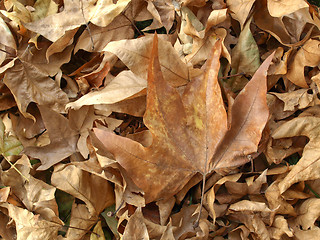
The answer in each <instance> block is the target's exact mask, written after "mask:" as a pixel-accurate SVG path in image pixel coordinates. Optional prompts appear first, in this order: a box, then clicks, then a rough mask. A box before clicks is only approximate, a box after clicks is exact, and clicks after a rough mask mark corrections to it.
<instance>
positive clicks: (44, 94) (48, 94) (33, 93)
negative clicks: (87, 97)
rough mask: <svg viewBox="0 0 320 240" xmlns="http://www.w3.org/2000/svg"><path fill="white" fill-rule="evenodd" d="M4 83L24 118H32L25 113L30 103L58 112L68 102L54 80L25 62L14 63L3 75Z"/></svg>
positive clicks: (17, 61)
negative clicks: (48, 107)
mask: <svg viewBox="0 0 320 240" xmlns="http://www.w3.org/2000/svg"><path fill="white" fill-rule="evenodd" d="M4 83H5V84H6V85H7V86H8V88H9V89H10V90H11V91H12V93H13V95H14V97H15V99H16V102H17V105H18V107H19V109H20V111H21V113H22V114H24V116H25V117H29V118H30V117H32V116H31V115H30V114H28V113H27V112H26V110H27V107H28V105H29V103H30V102H35V103H38V104H41V105H47V106H50V107H51V108H52V109H54V110H56V111H59V112H60V111H62V110H63V109H64V106H65V104H66V103H67V102H68V101H69V100H68V97H67V95H66V94H65V93H64V92H63V91H62V90H61V89H60V88H59V87H58V86H57V83H55V82H54V80H52V79H51V78H49V77H48V75H47V74H45V73H43V72H42V71H40V70H39V69H38V68H36V67H35V66H34V65H32V64H30V63H28V62H25V61H21V60H16V61H15V65H14V66H13V67H12V68H10V69H9V70H8V71H7V72H6V73H5V77H4Z"/></svg>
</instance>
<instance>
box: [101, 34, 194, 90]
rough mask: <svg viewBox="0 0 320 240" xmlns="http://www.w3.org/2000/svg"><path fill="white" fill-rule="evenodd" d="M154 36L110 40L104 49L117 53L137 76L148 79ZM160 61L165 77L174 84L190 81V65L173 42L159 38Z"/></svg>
mask: <svg viewBox="0 0 320 240" xmlns="http://www.w3.org/2000/svg"><path fill="white" fill-rule="evenodd" d="M151 49H152V36H145V37H141V38H137V39H131V40H120V41H116V42H110V43H109V44H108V45H107V46H106V47H105V48H104V49H103V51H106V52H111V53H113V54H115V55H117V57H118V58H120V60H121V61H122V62H123V63H124V64H126V66H127V67H128V68H129V69H130V70H131V71H132V72H133V73H134V74H136V75H137V76H139V77H141V78H143V79H147V74H148V65H149V62H150V52H151ZM159 49H161V51H160V52H159V61H160V66H161V71H162V73H163V77H164V79H166V80H167V81H169V83H170V84H171V85H172V86H181V85H184V84H186V83H187V82H188V81H189V77H188V67H187V65H186V64H185V63H184V62H182V61H181V60H180V57H179V56H178V54H177V53H176V51H175V50H174V48H173V47H172V45H171V43H170V42H168V41H166V40H165V39H162V38H159Z"/></svg>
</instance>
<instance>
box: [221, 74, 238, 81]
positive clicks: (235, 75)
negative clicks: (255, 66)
mask: <svg viewBox="0 0 320 240" xmlns="http://www.w3.org/2000/svg"><path fill="white" fill-rule="evenodd" d="M242 75H244V73H237V74H234V75H230V76H225V77H219V80H222V79H227V78H232V77H237V76H242Z"/></svg>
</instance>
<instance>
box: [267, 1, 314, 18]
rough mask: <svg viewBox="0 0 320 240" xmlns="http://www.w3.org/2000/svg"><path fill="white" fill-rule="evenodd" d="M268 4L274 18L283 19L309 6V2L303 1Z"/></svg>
mask: <svg viewBox="0 0 320 240" xmlns="http://www.w3.org/2000/svg"><path fill="white" fill-rule="evenodd" d="M267 2H268V10H269V13H270V15H271V16H272V17H282V16H284V15H289V14H290V13H293V12H295V11H297V10H299V9H301V8H308V7H309V5H308V3H307V2H305V1H303V0H295V1H294V2H293V1H290V2H289V1H288V0H280V1H276V0H269V1H267Z"/></svg>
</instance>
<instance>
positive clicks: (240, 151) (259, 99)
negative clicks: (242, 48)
mask: <svg viewBox="0 0 320 240" xmlns="http://www.w3.org/2000/svg"><path fill="white" fill-rule="evenodd" d="M273 55H274V53H273V54H271V55H270V56H269V57H268V58H267V59H266V60H265V61H264V62H263V63H262V64H261V66H260V67H259V69H258V70H257V72H256V73H255V74H254V75H253V77H252V79H251V80H250V82H249V83H248V84H247V85H246V86H245V88H244V89H243V90H242V91H241V92H240V93H239V95H238V96H237V98H236V99H235V101H234V103H233V105H232V110H231V112H232V122H231V126H230V130H229V131H228V132H227V133H226V134H225V136H224V138H223V140H222V141H221V142H220V143H219V147H218V150H217V152H216V153H215V154H214V156H213V158H212V159H213V163H212V168H214V169H220V168H228V167H229V168H230V167H232V166H237V165H241V164H244V163H246V162H248V161H249V159H248V158H247V156H248V155H249V154H252V153H254V152H256V151H257V146H258V143H259V141H260V138H261V134H262V130H263V129H264V126H265V124H266V122H267V120H268V116H269V109H268V106H267V100H266V92H267V84H266V77H267V70H268V67H269V65H270V63H271V60H272V58H273Z"/></svg>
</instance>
